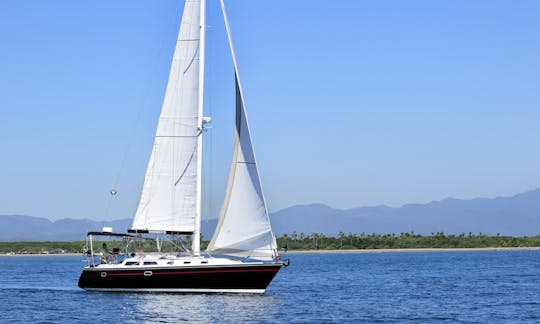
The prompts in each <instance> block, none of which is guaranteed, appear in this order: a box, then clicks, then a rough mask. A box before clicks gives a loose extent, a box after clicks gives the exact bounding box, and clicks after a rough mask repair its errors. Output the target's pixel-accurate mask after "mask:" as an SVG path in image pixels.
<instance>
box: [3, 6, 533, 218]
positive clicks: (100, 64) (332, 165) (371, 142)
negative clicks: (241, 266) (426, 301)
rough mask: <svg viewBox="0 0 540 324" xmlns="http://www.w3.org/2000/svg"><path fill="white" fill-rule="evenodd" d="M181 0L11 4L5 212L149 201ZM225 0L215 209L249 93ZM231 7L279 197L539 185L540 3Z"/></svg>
mask: <svg viewBox="0 0 540 324" xmlns="http://www.w3.org/2000/svg"><path fill="white" fill-rule="evenodd" d="M182 6H183V3H182V1H177V0H174V1H173V0H159V1H156V0H144V1H143V0H141V1H127V0H116V1H104V0H95V1H91V2H88V1H84V2H83V1H68V0H51V1H41V0H4V1H1V2H0V42H1V47H0V75H1V77H0V111H1V115H0V116H1V119H0V120H1V128H0V148H1V152H2V157H1V158H0V170H1V171H0V214H12V213H15V214H26V215H34V216H43V217H48V218H51V219H59V218H64V217H71V218H92V219H118V218H126V217H131V216H132V214H133V212H134V211H135V207H136V203H137V199H138V194H139V191H140V187H141V184H142V180H143V175H144V170H145V168H146V163H147V160H148V157H149V153H150V149H151V145H152V140H153V139H152V137H153V133H154V130H155V127H156V120H157V117H158V114H159V110H160V107H161V100H162V98H163V94H164V88H165V85H166V81H167V80H166V79H167V76H168V64H169V62H170V57H171V56H172V50H173V46H174V41H175V37H176V33H177V30H178V23H179V19H180V14H181V10H182ZM208 6H209V8H208V10H209V12H208V26H209V27H208V56H207V58H208V66H207V86H208V87H207V89H208V91H207V93H206V109H207V114H208V115H210V116H212V117H213V119H214V121H213V128H212V130H211V131H210V132H209V134H208V135H207V137H206V142H205V152H206V153H207V154H206V155H207V156H209V157H212V160H211V162H205V170H206V171H205V184H206V187H205V188H206V189H205V197H207V198H208V199H206V203H205V211H207V212H206V213H205V215H204V218H212V217H215V216H216V215H215V213H216V210H217V209H218V208H219V204H220V200H221V197H222V195H223V190H224V187H225V181H226V174H227V170H228V163H229V159H230V149H231V148H232V123H233V111H232V109H233V108H232V107H233V95H234V92H233V91H234V84H233V82H232V81H233V79H232V65H231V59H230V55H229V53H228V49H227V43H226V38H225V33H224V28H223V23H222V20H221V17H220V12H219V8H218V2H217V1H215V0H212V1H209V5H208ZM228 11H229V16H230V20H231V27H232V31H233V38H234V41H235V46H236V50H237V56H238V60H239V66H240V73H241V78H242V82H243V85H244V92H245V96H246V101H247V107H248V114H249V118H250V123H251V128H252V133H253V134H252V135H253V139H254V144H255V151H256V154H257V159H258V162H259V168H260V173H261V178H262V183H263V186H264V190H265V194H266V196H267V203H268V205H269V209H270V210H271V211H276V210H279V209H281V208H285V207H288V206H291V205H294V204H307V203H325V204H328V205H330V206H332V207H336V208H351V207H358V206H366V205H380V204H384V205H390V206H400V205H402V204H405V203H426V202H429V201H432V200H439V199H443V198H446V197H455V198H463V199H470V198H474V197H496V196H507V195H513V194H516V193H519V192H522V191H526V190H529V189H534V188H537V187H540V168H539V166H540V152H539V148H540V127H539V125H540V62H539V59H538V58H539V57H540V42H539V39H540V2H538V1H491V0H490V1H454V0H452V1H450V0H447V1H443V0H441V1H418V0H411V1H385V0H383V1H361V0H340V1H313V0H310V1H308V0H296V1H290V0H275V1H262V0H253V1H240V0H230V1H228ZM111 188H116V189H117V190H118V192H119V194H118V195H117V196H116V197H115V198H114V199H111V198H110V196H109V194H108V192H109V190H110V189H111Z"/></svg>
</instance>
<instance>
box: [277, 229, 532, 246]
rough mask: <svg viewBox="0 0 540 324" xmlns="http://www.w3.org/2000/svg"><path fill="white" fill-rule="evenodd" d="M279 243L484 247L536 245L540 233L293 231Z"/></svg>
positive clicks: (302, 244) (291, 244)
mask: <svg viewBox="0 0 540 324" xmlns="http://www.w3.org/2000/svg"><path fill="white" fill-rule="evenodd" d="M277 241H278V246H279V247H280V248H283V247H285V246H287V248H288V249H289V250H340V249H344V250H345V249H414V248H485V247H535V246H540V236H533V237H527V236H523V237H512V236H502V235H500V234H497V235H495V236H487V235H485V234H482V233H480V234H472V233H469V234H460V235H452V234H449V235H445V234H444V233H442V232H439V233H431V235H426V236H422V235H419V234H414V233H401V234H400V235H395V234H364V233H362V234H353V233H349V234H345V233H343V232H341V233H339V235H338V236H337V237H328V236H325V235H324V234H322V233H313V234H310V235H307V234H304V233H300V234H297V233H296V232H293V233H292V234H290V235H287V234H286V235H284V236H282V237H280V238H278V239H277Z"/></svg>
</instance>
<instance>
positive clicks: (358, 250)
mask: <svg viewBox="0 0 540 324" xmlns="http://www.w3.org/2000/svg"><path fill="white" fill-rule="evenodd" d="M538 250H540V246H531V247H484V248H410V249H407V248H404V249H347V250H288V251H287V252H284V251H279V252H280V254H281V255H288V254H347V253H411V252H412V253H422V252H482V251H538ZM49 256H54V257H56V256H61V257H63V256H67V257H72V256H81V257H85V256H86V255H85V254H83V253H57V254H44V253H43V254H41V253H35V254H9V253H0V257H49Z"/></svg>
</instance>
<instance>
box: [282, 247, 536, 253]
mask: <svg viewBox="0 0 540 324" xmlns="http://www.w3.org/2000/svg"><path fill="white" fill-rule="evenodd" d="M536 250H540V246H530V247H527V246H526V247H483V248H410V249H407V248H404V249H348V250H288V251H287V252H283V251H280V253H282V254H324V253H328V254H344V253H394V252H398V253H404V252H405V253H407V252H481V251H536Z"/></svg>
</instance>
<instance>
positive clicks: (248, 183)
mask: <svg viewBox="0 0 540 324" xmlns="http://www.w3.org/2000/svg"><path fill="white" fill-rule="evenodd" d="M221 9H222V12H223V18H224V20H225V27H226V29H227V36H228V39H229V46H230V49H231V54H232V57H233V64H234V71H235V82H236V132H235V141H234V151H233V158H232V163H231V168H230V171H229V181H228V184H227V192H226V194H225V199H224V201H223V204H222V206H221V211H220V215H219V221H218V226H217V229H216V232H215V233H214V236H213V237H212V240H211V241H210V244H209V245H208V248H207V250H206V251H207V252H209V253H215V254H227V255H236V256H241V257H250V258H255V259H262V260H271V259H273V258H274V257H275V256H276V255H277V244H276V239H275V237H274V234H273V233H272V227H271V225H270V219H269V217H268V210H267V208H266V203H265V201H264V195H263V192H262V187H261V182H260V179H259V173H258V170H257V163H256V160H255V153H254V152H253V145H252V142H251V135H250V131H249V125H248V120H247V115H246V110H245V105H244V97H243V94H242V86H241V84H240V78H239V73H238V65H237V62H236V55H235V52H234V46H233V42H232V37H231V31H230V26H229V21H228V18H227V12H226V10H225V4H224V2H223V0H221Z"/></svg>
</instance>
